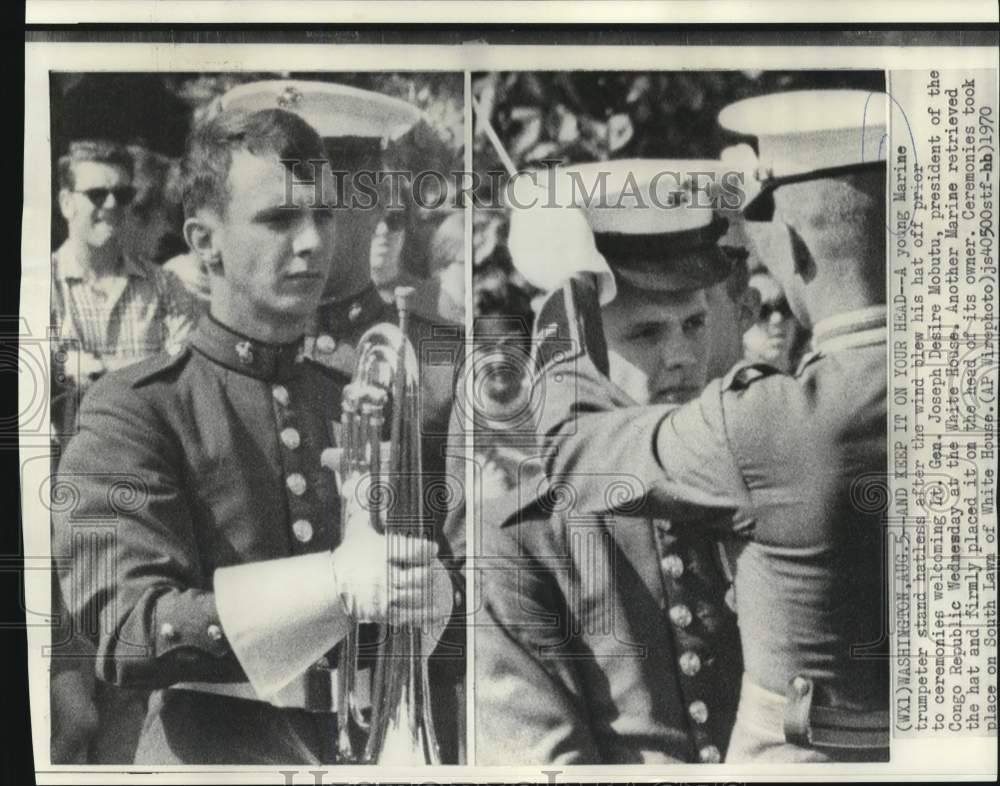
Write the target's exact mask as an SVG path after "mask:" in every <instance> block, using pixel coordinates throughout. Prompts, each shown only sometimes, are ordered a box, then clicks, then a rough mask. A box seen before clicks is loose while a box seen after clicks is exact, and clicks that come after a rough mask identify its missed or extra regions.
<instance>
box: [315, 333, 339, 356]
mask: <svg viewBox="0 0 1000 786" xmlns="http://www.w3.org/2000/svg"><path fill="white" fill-rule="evenodd" d="M336 348H337V340H336V339H335V338H334V337H333V336H329V335H327V334H325V333H324V334H323V335H322V336H318V337H317V338H316V351H317V352H320V353H322V354H324V355H329V354H330V353H331V352H333V350H335V349H336Z"/></svg>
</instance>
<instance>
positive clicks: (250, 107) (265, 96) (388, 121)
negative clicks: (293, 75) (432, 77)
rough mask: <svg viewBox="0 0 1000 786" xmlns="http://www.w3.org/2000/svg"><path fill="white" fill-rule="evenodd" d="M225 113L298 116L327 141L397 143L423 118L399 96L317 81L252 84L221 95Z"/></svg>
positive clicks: (282, 81)
mask: <svg viewBox="0 0 1000 786" xmlns="http://www.w3.org/2000/svg"><path fill="white" fill-rule="evenodd" d="M221 101H222V107H223V108H224V109H242V110H244V111H247V112H255V111H258V110H261V109H285V110H288V111H290V112H295V113H296V114H298V115H299V116H300V117H302V119H303V120H305V121H306V122H307V123H309V125H311V126H312V127H313V128H315V129H316V130H317V131H318V132H319V135H320V136H322V137H326V138H336V137H362V138H371V139H380V140H394V139H398V138H399V137H401V136H402V135H403V134H405V133H406V132H407V131H409V130H410V129H411V128H412V127H413V126H414V125H415V124H416V122H417V121H418V120H419V119H420V118H421V116H422V113H421V111H420V110H419V109H417V107H415V106H413V105H412V104H409V103H407V102H406V101H403V100H401V99H399V98H393V97H391V96H386V95H382V94H381V93H375V92H372V91H371V90H361V89H360V88H357V87H350V86H348V85H341V84H335V83H331V82H317V81H312V80H305V79H300V80H291V79H275V80H266V81H262V82H248V83H247V84H244V85H239V86H237V87H234V88H233V89H232V90H230V91H229V92H227V93H226V94H225V95H223V96H222V99H221Z"/></svg>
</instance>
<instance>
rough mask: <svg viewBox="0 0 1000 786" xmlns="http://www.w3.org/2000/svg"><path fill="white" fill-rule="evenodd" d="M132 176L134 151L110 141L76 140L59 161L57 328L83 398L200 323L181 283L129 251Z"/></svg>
mask: <svg viewBox="0 0 1000 786" xmlns="http://www.w3.org/2000/svg"><path fill="white" fill-rule="evenodd" d="M132 175H133V163H132V158H131V156H129V153H128V151H127V150H126V149H124V148H123V147H120V146H118V145H115V144H113V143H110V142H105V141H79V142H74V143H72V144H71V145H70V148H69V152H68V153H67V154H66V155H65V156H63V157H62V158H60V159H59V210H60V212H61V213H62V216H63V218H64V219H66V224H67V228H68V237H67V238H66V241H65V242H64V243H63V244H62V246H60V247H59V249H58V250H56V251H55V252H54V253H53V255H52V265H53V281H52V308H53V313H52V324H53V325H54V326H55V327H56V328H57V330H58V337H59V344H60V348H61V350H62V352H61V353H60V358H62V359H64V362H63V363H62V364H61V366H62V367H61V369H60V378H61V379H63V380H64V384H65V385H66V386H69V387H76V388H78V390H79V393H83V392H85V391H86V389H87V388H88V387H89V385H90V383H91V382H93V381H94V380H95V379H97V378H98V377H100V376H101V375H103V374H104V373H105V372H106V371H109V370H111V369H114V368H120V367H122V366H126V365H129V364H131V363H135V362H136V361H139V360H142V359H143V358H145V357H148V356H149V355H153V354H155V353H156V352H159V351H160V350H161V349H163V348H164V347H165V346H168V345H176V344H179V342H181V341H182V340H183V339H184V338H185V337H186V335H187V333H188V331H189V330H190V329H191V327H192V325H193V323H194V320H195V310H194V307H193V304H192V302H191V298H190V297H189V296H188V295H187V293H186V292H185V291H184V288H183V287H182V286H181V285H180V282H179V281H177V279H176V278H175V277H174V276H172V275H169V274H165V273H164V272H163V271H161V270H160V269H159V268H157V267H156V266H155V265H154V264H153V263H152V262H150V261H148V260H146V259H142V258H141V257H138V256H136V255H135V254H134V253H132V252H131V251H129V250H127V249H126V247H125V244H124V242H123V241H124V237H123V229H122V228H123V224H124V222H125V214H126V209H127V207H128V205H130V204H131V203H132V202H133V200H134V198H135V195H136V189H135V186H134V185H133V183H132Z"/></svg>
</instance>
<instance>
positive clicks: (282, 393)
mask: <svg viewBox="0 0 1000 786" xmlns="http://www.w3.org/2000/svg"><path fill="white" fill-rule="evenodd" d="M271 395H273V396H274V400H275V401H277V402H278V403H279V404H281V406H283V407H287V406H288V388H286V387H285V386H284V385H275V386H274V387H273V388H271Z"/></svg>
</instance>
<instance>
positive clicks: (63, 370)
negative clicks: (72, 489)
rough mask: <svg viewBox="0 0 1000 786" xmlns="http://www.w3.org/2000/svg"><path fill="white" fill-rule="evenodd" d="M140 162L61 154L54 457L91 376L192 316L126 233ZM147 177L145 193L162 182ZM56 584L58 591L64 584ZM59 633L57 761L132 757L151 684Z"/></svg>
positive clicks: (184, 327) (180, 331) (81, 144)
mask: <svg viewBox="0 0 1000 786" xmlns="http://www.w3.org/2000/svg"><path fill="white" fill-rule="evenodd" d="M133 171H134V169H133V160H132V158H131V156H130V155H129V152H128V150H126V149H125V148H123V147H121V146H118V145H116V144H113V143H110V142H105V141H78V142H74V143H72V144H71V145H70V147H69V151H68V152H67V154H66V155H64V156H63V157H62V158H60V159H59V193H58V200H59V210H60V212H61V213H62V216H63V218H65V219H66V224H67V229H68V236H67V238H66V241H65V242H64V243H63V244H62V245H61V246H60V247H59V249H58V250H57V251H55V252H54V253H53V255H52V314H51V318H52V322H51V324H52V325H53V326H54V327H55V328H56V330H57V331H58V334H57V335H58V340H57V342H56V344H55V345H54V350H55V351H54V354H53V365H54V369H53V376H52V378H53V380H54V388H53V394H52V404H51V407H52V423H53V434H55V435H56V437H55V439H56V441H57V442H59V443H61V444H58V445H56V447H57V450H55V451H54V459H53V462H54V463H55V462H56V461H57V460H58V458H57V456H58V454H59V453H61V448H63V447H65V443H66V441H68V439H69V438H70V436H71V435H72V434H73V433H74V431H75V430H76V426H75V424H76V412H77V408H78V406H79V402H80V399H81V398H82V396H83V395H84V394H85V393H86V391H87V389H88V388H89V386H90V384H91V383H92V382H93V381H95V380H96V379H97V378H99V377H100V376H102V375H103V374H104V373H105V372H106V371H110V370H112V369H115V368H120V367H122V366H126V365H128V364H130V363H134V362H137V361H139V360H142V359H143V358H145V357H147V356H149V355H152V354H155V353H156V352H159V351H160V350H161V349H163V348H164V347H167V346H178V347H179V346H180V344H181V342H182V341H183V339H184V338H185V337H186V335H187V333H188V331H189V330H190V328H191V326H192V325H193V322H194V311H193V308H192V305H191V302H190V298H188V296H187V294H186V293H185V292H184V290H183V288H182V287H181V286H180V284H179V282H177V281H176V280H175V279H174V278H173V277H172V276H169V275H167V274H164V273H163V272H162V271H161V270H160V269H159V268H157V267H156V266H155V265H154V264H153V263H152V262H151V261H149V260H148V259H146V258H144V257H143V256H141V255H140V254H138V253H137V245H136V243H135V242H132V243H127V242H126V233H125V232H124V231H123V227H124V225H125V223H126V211H127V209H128V206H129V205H130V204H132V203H133V202H134V200H135V196H136V187H135V185H134V182H133ZM144 174H145V173H144ZM147 182H148V181H147ZM143 185H144V188H145V192H144V197H146V196H147V195H148V192H149V190H150V188H152V189H155V185H154V186H147V184H146V182H144V184H143ZM132 239H133V241H137V240H138V239H139V237H138V235H136V234H133V235H132ZM53 592H54V597H55V598H58V597H59V596H58V589H57V588H55V587H54V588H53ZM56 604H57V606H56V610H57V612H59V606H58V601H56ZM55 616H56V619H59V620H64V619H65V615H64V614H62V613H57V614H56V615H55ZM53 641H54V642H58V643H59V644H58V646H59V648H60V652H59V656H58V657H57V658H55V659H54V660H53V668H52V676H51V691H52V695H51V707H52V761H53V762H55V763H63V764H64V763H71V762H76V763H83V762H89V763H98V764H101V763H120V762H125V761H131V758H132V753H133V752H134V748H135V744H136V740H137V739H138V733H139V728H140V726H141V723H142V718H143V717H144V716H145V710H146V700H147V696H148V694H147V692H146V691H143V690H135V691H126V690H121V689H118V688H114V687H112V686H106V685H102V686H101V687H100V688H98V687H97V686H96V685H95V682H94V673H93V648H92V646H91V645H90V644H89V643H88V642H85V641H84V640H83V639H82V638H81V637H78V636H76V635H75V634H74V632H73V631H71V630H69V629H67V628H65V627H59V628H57V629H56V630H54V631H53ZM79 656H82V659H81V658H80V657H79Z"/></svg>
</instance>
